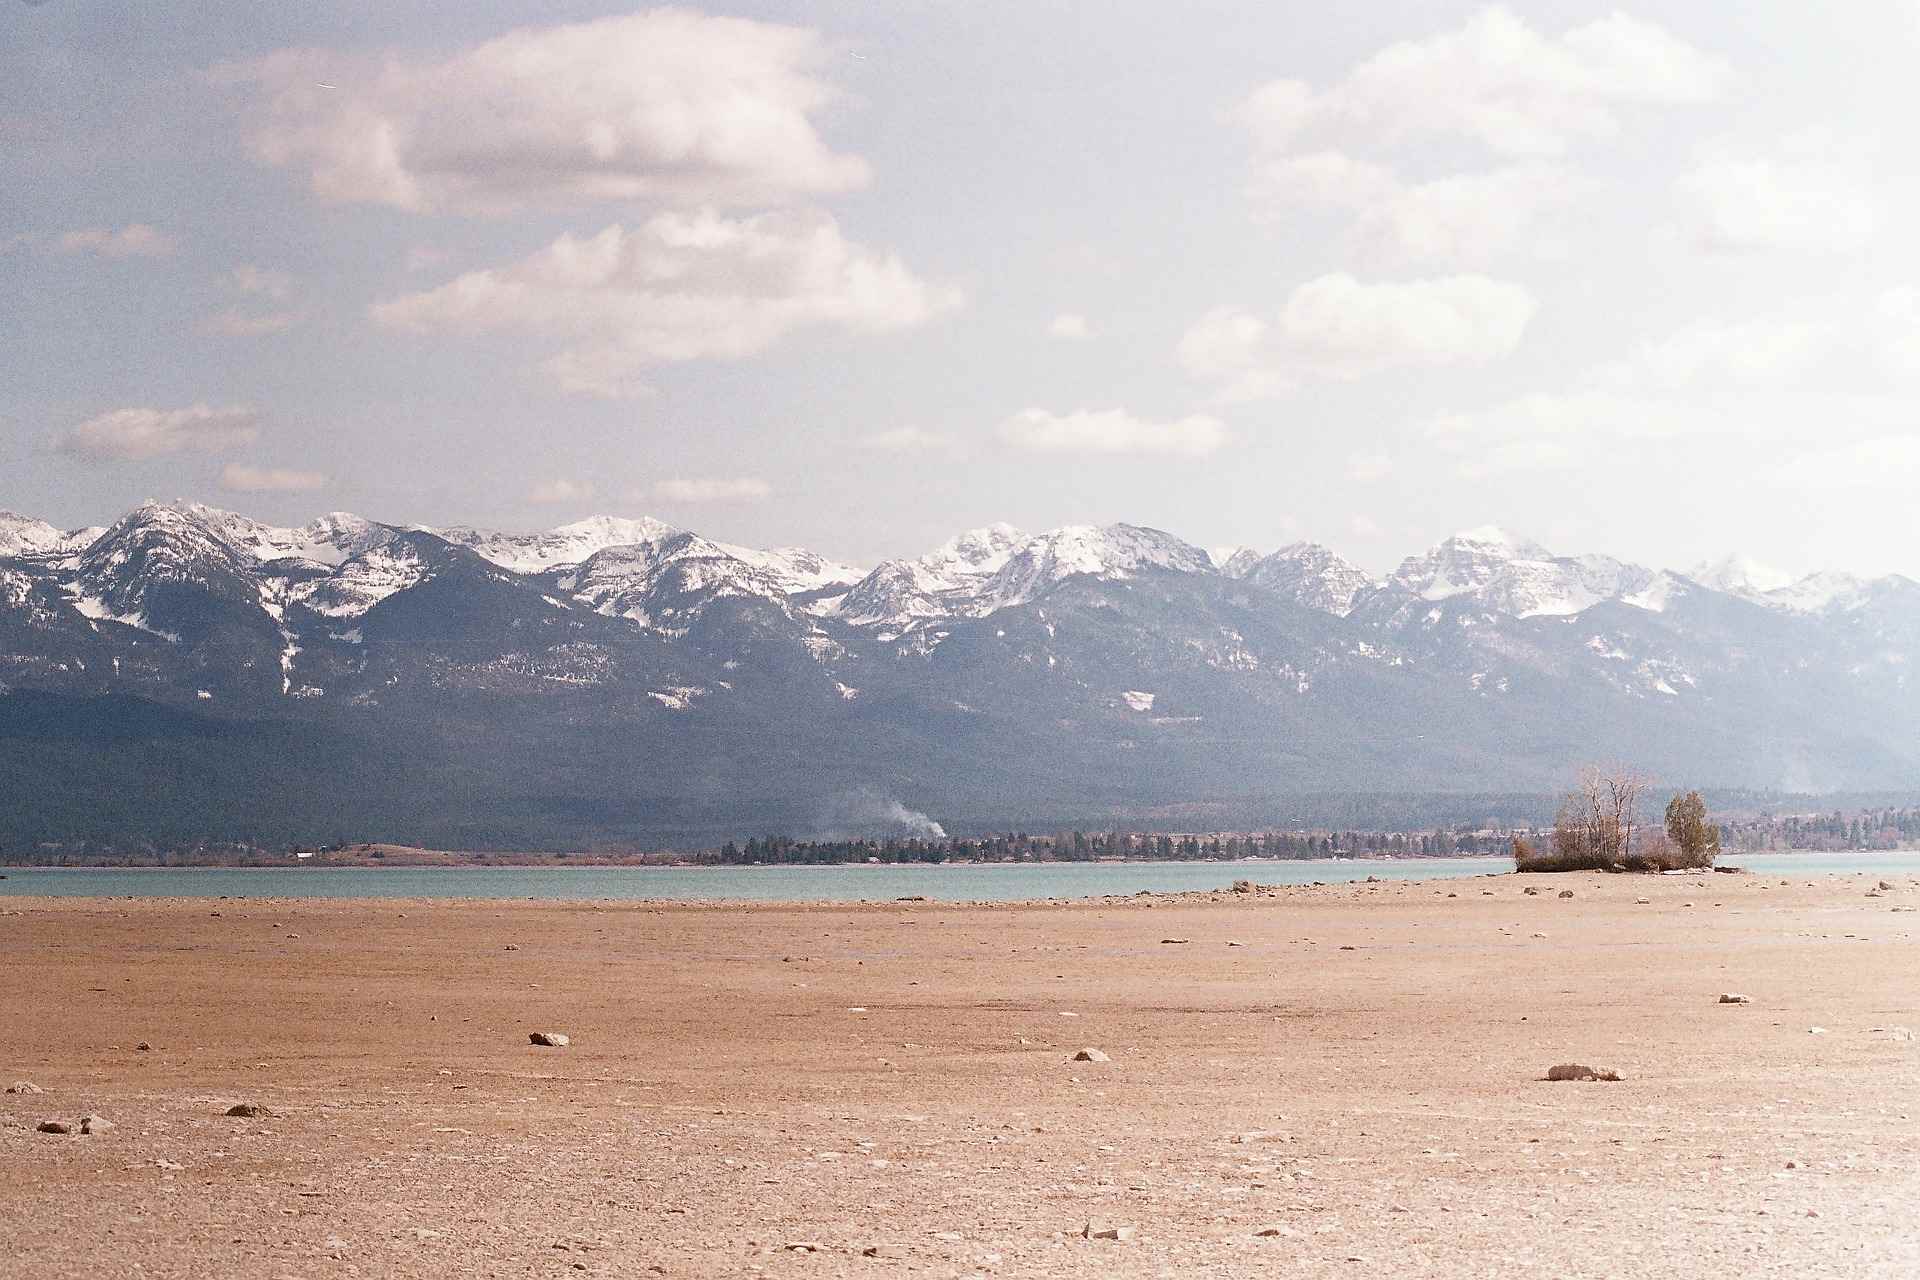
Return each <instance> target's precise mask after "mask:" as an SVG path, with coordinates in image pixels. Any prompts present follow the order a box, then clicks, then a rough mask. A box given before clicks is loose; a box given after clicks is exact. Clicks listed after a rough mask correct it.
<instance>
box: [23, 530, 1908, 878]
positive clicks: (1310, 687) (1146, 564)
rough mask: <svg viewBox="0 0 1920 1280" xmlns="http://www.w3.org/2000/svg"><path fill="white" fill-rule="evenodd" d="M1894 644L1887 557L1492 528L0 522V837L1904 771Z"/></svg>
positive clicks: (518, 831) (731, 822)
mask: <svg viewBox="0 0 1920 1280" xmlns="http://www.w3.org/2000/svg"><path fill="white" fill-rule="evenodd" d="M1916 660H1920V584H1917V583H1915V582H1914V581H1912V580H1910V579H1907V578H1903V577H1897V576H1896V577H1883V578H1876V579H1865V578H1859V577H1854V576H1850V575H1846V574H1840V573H1823V574H1815V575H1812V576H1809V577H1806V578H1802V579H1799V580H1795V581H1789V580H1786V579H1784V578H1781V577H1779V576H1777V575H1769V574H1767V573H1766V572H1765V571H1764V570H1762V569H1760V568H1759V567H1758V566H1754V565H1751V564H1748V563H1745V562H1742V561H1739V560H1737V559H1735V560H1729V561H1724V562H1721V563H1719V564H1715V565H1708V566H1700V567H1697V568H1694V569H1691V570H1688V571H1684V572H1677V571H1672V570H1665V569H1650V568H1646V567H1642V566H1639V565H1634V564H1628V563H1624V562H1622V561H1619V560H1615V559H1612V558H1610V557H1607V556H1601V555H1578V556H1568V555H1559V554H1555V553H1553V552H1551V551H1549V550H1548V549H1546V548H1545V547H1542V546H1540V545H1539V544H1537V543H1535V542H1532V541H1530V540H1528V539H1526V538H1523V537H1520V536H1517V535H1515V534H1512V533H1509V532H1506V531H1504V530H1501V529H1498V528H1492V527H1489V528H1482V529H1475V530H1470V531H1467V532H1463V533H1460V534H1456V535H1454V536H1453V537H1450V538H1448V539H1446V540H1445V541H1443V542H1441V543H1440V544H1439V545H1437V546H1435V547H1433V548H1432V549H1430V550H1428V551H1426V552H1424V553H1423V554H1420V555H1417V556H1413V557H1410V558H1408V559H1407V560H1406V561H1404V562H1403V563H1402V564H1401V565H1400V567H1399V568H1398V569H1397V570H1396V571H1394V572H1393V573H1392V574H1390V575H1388V576H1387V577H1385V578H1377V577H1375V576H1372V575H1370V574H1368V573H1366V572H1365V571H1363V570H1362V569H1360V568H1359V567H1357V566H1356V565H1354V564H1352V563H1350V562H1348V561H1346V560H1345V559H1343V558H1342V557H1340V556H1339V555H1338V554H1337V553H1335V552H1334V551H1332V550H1330V549H1328V548H1326V547H1323V546H1319V545H1316V544H1312V543H1295V544H1293V545H1291V546H1287V547H1282V548H1280V549H1279V550H1276V551H1273V552H1271V553H1261V552H1258V551H1254V550H1250V549H1244V548H1231V549H1223V550H1218V551H1213V552H1208V551H1205V550H1202V549H1200V548H1199V547H1196V546H1193V545H1191V544H1189V543H1187V542H1184V541H1182V540H1181V539H1179V538H1177V537H1175V536H1173V535H1172V534H1169V533H1165V532H1162V531H1160V530H1157V529H1150V528H1145V527H1140V526H1135V525H1127V524H1116V525H1109V526H1105V527H1091V526H1070V527H1066V528H1060V529H1053V530H1049V531H1046V532H1042V533H1037V534H1029V533H1024V532H1022V531H1020V530H1017V529H1014V528H1012V527H1011V526H1008V525H992V526H988V527H986V528H982V529H975V530H971V531H968V532H965V533H962V534H960V535H958V536H956V537H954V538H953V539H951V540H949V541H948V542H946V543H944V544H942V545H941V546H940V547H938V548H935V549H934V550H933V551H931V552H929V553H927V554H926V555H923V556H920V557H919V558H917V559H911V560H889V561H887V562H885V563H883V564H880V565H878V566H875V567H873V568H871V569H867V570H863V569H860V568H856V567H853V566H849V565H844V564H839V563H836V562H834V561H832V560H830V559H828V558H826V557H823V556H820V555H817V554H814V553H812V552H809V551H806V550H803V549H800V548H794V547H783V548H776V549H771V550H759V549H753V548H746V547H740V546H734V545H730V544H727V543H723V542H718V541H713V540H710V539H708V538H705V537H702V536H701V535H699V534H697V533H695V532H692V531H689V530H683V529H678V528H675V527H673V526H671V525H668V524H665V523H663V522H661V521H658V520H652V519H619V518H613V517H596V518H593V519H589V520H584V521H580V522H578V523H575V524H569V525H565V526H562V527H560V528H557V529H552V530H548V531H545V532H540V533H530V534H516V533H502V532H497V531H492V530H482V529H473V528H428V527H424V526H417V525H408V524H398V523H382V522H376V521H371V520H367V519H363V518H361V517H358V516H353V515H348V514H345V513H333V514H330V515H326V516H323V517H321V518H319V519H317V520H315V521H313V522H312V523H311V524H308V525H305V526H303V527H300V528H283V527H277V526H273V525H270V524H266V523H263V522H260V521H257V520H253V519H249V518H248V517H246V516H243V515H239V514H236V513H233V512H228V511H221V510H217V509H214V508H210V507H205V506H199V505H195V504H190V503H149V504H146V505H143V506H141V507H139V508H137V509H135V510H133V511H131V512H128V513H127V514H126V515H124V516H123V517H121V518H120V519H119V520H117V521H115V522H114V523H113V524H112V525H111V526H110V527H106V528H89V529H80V530H72V531H68V530H61V529H58V528H55V527H53V526H52V525H49V524H47V523H45V522H42V521H38V520H33V519H29V518H26V517H22V516H16V515H13V514H10V513H5V512H0V767H4V768H5V769H6V770H7V774H8V776H9V778H10V779H11V781H10V785H9V787H8V788H7V790H6V794H5V795H4V798H0V848H4V847H12V846H20V847H26V846H37V845H56V846H62V847H64V846H69V845H76V844H82V843H85V844H90V845H110V844H116V843H119V844H124V843H127V842H129V841H146V842H152V843H161V844H164V843H166V842H178V841H201V840H244V841H251V842H260V843H269V844H271V843H286V842H296V841H298V842H308V843H320V842H325V841H331V840H350V839H351V840H359V839H378V840H396V841H408V842H419V843H433V844H438V845H441V846H443V847H474V848H482V847H485V848H503V847H504V848H512V847H521V848H585V847H595V846H603V845H622V844H665V845H671V844H676V843H688V842H706V841H711V840H715V839H718V838H722V837H724V836H727V835H733V834H750V833H756V832H765V831H768V830H782V831H792V832H797V833H809V834H839V833H841V832H840V831H838V830H829V829H828V828H846V827H848V826H849V825H850V824H851V825H853V826H858V825H860V823H861V821H862V819H861V818H860V816H859V815H860V813H861V812H862V810H863V808H868V807H870V808H871V809H872V810H873V812H874V813H875V814H876V815H892V814H897V813H900V812H906V811H908V810H903V809H902V804H904V805H905V806H909V807H910V809H911V810H926V811H928V812H930V813H932V814H933V815H934V816H935V817H936V818H939V819H941V820H942V821H945V822H947V823H948V824H949V825H957V827H959V828H960V829H967V828H970V827H971V828H982V827H990V826H991V827H1007V826H1015V825H1025V824H1029V823H1035V822H1038V821H1041V820H1049V821H1075V822H1086V823H1092V822H1108V823H1119V822H1122V821H1129V822H1145V821H1175V820H1178V819H1180V818H1182V817H1183V816H1185V817H1191V818H1192V819H1193V821H1194V823H1195V824H1197V825H1204V824H1205V822H1204V820H1205V818H1206V817H1207V816H1208V815H1213V814H1218V813H1221V812H1225V811H1227V810H1228V809H1230V810H1231V811H1232V812H1233V813H1234V814H1236V815H1238V816H1242V817H1244V818H1245V820H1246V821H1248V822H1249V823H1251V822H1254V821H1259V822H1277V821H1280V820H1283V819H1284V817H1285V815H1286V813H1287V811H1288V807H1289V804H1290V803H1291V802H1292V799H1293V798H1296V797H1299V796H1303V795H1309V794H1319V793H1327V792H1343V793H1369V794H1377V795H1384V794H1392V793H1413V792H1501V793H1522V792H1544V791H1550V790H1553V789H1555V788H1558V787H1560V786H1561V785H1563V784H1564V782H1565V781H1566V779H1567V777H1568V776H1569V774H1570V772H1571V770H1572V769H1573V767H1574V766H1576V765H1578V764H1579V763H1581V762H1584V761H1589V760H1621V761H1630V762H1632V763H1634V764H1636V765H1637V766H1639V767H1641V768H1642V769H1644V770H1646V771H1647V772H1649V773H1651V774H1653V775H1655V776H1657V777H1659V778H1661V779H1663V780H1671V781H1673V782H1675V783H1682V782H1684V783H1689V784H1698V785H1706V786H1722V787H1740V788H1778V789H1785V790H1791V791H1796V792H1804V791H1820V790H1830V789H1841V788H1845V789H1858V790H1868V789H1903V790H1911V789H1913V786H1914V783H1915V781H1916V779H1920V734H1916V733H1915V732H1914V731H1913V726H1914V724H1916V723H1920V685H1916V684H1915V682H1914V681H1913V679H1912V671H1913V667H1914V664H1915V662H1916ZM874 821H875V822H876V823H881V824H883V825H884V823H886V822H891V821H893V819H892V818H882V817H876V818H875V819H874Z"/></svg>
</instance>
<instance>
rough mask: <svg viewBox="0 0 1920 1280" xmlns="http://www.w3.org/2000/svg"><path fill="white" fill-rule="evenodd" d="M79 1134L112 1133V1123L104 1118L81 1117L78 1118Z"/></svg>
mask: <svg viewBox="0 0 1920 1280" xmlns="http://www.w3.org/2000/svg"><path fill="white" fill-rule="evenodd" d="M80 1132H82V1133H111V1132H113V1121H111V1120H109V1119H107V1118H106V1117H105V1116H82V1117H80Z"/></svg>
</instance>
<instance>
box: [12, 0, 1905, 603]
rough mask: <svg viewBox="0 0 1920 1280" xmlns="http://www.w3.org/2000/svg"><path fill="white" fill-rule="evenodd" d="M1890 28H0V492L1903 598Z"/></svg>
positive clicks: (1005, 24) (61, 16)
mask: <svg viewBox="0 0 1920 1280" xmlns="http://www.w3.org/2000/svg"><path fill="white" fill-rule="evenodd" d="M1917 63H1920V0H1854V2H1853V3H1849V4H1848V5H1847V6H1845V7H1844V9H1839V10H1836V9H1829V8H1823V7H1821V6H1812V5H1807V4H1804V3H1801V2H1800V0H1756V2H1755V3H1749V4H1742V5H1739V6H1733V5H1703V4H1697V3H1691V2H1689V3H1685V4H1680V3H1673V2H1671V0H1668V2H1666V3H1654V2H1651V0H1649V2H1647V3H1640V4H1637V5H1629V6H1628V7H1624V8H1613V7H1611V6H1610V4H1587V3H1571V2H1566V3H1563V2H1560V0H1550V2H1549V0H1542V2H1540V3H1512V4H1508V5H1505V6H1498V5H1495V6H1487V5H1482V4H1475V3H1462V4H1454V3H1443V2H1440V0H1420V2H1414V0H1371V2H1370V3H1368V4H1365V5H1345V6H1329V5H1326V4H1325V3H1324V2H1322V0H1315V2H1313V3H1295V2H1293V0H1273V2H1271V3H1266V4H1260V5H1248V4H1244V3H1214V2H1212V0H1192V2H1190V3H1185V4H1181V5H1177V6H1175V5H1163V4H1158V5H1146V4H1136V3H1116V4H1112V5H1103V6H1099V7H1098V8H1097V9H1096V8H1090V7H1088V6H1084V5H1080V4H1073V3H1060V2H1054V0H1025V2H1024V3H1019V4H1014V3H998V2H994V3H987V2H984V0H966V2H961V0H954V2H953V3H933V2H930V0H922V2H918V3H912V4H891V3H890V4H877V3H862V4H855V3H815V4H798V3H793V4H774V3H740V4H734V5H730V6H728V7H725V8H693V7H678V8H666V9H659V8H655V9H648V8H623V7H611V6H608V5H605V4H585V3H572V2H567V0H546V2H542V3H502V2H496V0H469V2H468V3H464V4H461V5H458V6H424V5H422V6H412V5H393V4H390V3H386V2H384V0H382V2H379V3H374V2H367V3H329V2H328V0H306V2H304V3H302V4H299V5H279V4H275V5H262V4H259V3H257V0H198V2H197V3H195V4H192V5H155V4H149V3H107V2H105V0H33V2H31V3H28V2H26V0H0V299H3V300H4V304H5V305H4V306H0V507H5V508H10V509H13V510H16V511H19V512H22V513H25V514H29V515H34V516H39V517H41V518H44V519H47V520H50V521H52V522H54V523H56V524H59V525H62V526H63V527H77V526H80V525H85V524H94V523H101V522H104V521H107V520H110V519H111V518H113V517H114V516H116V515H117V514H119V513H120V512H122V511H124V510H126V509H127V508H129V507H131V506H132V505H134V504H136V503H138V502H140V501H142V500H144V499H147V498H161V499H174V498H184V499H190V500H195V501H204V502H209V503H213V504H215V505H220V506H226V507H231V508H234V509H237V510H242V511H245V512H247V513H248V514H251V515H255V516H258V517H261V518H264V519H271V520H275V521H280V522H285V523H295V522H300V521H304V520H306V519H309V518H311V517H313V516H315V515H317V514H319V513H321V512H324V511H330V510H348V511H354V512H357V513H359V514H362V515H366V516H369V517H372V518H374V519H382V520H390V521H396V522H407V523H425V524H454V523H460V524H476V525H486V526H496V527H502V528H510V529H533V528H545V527H550V526H553V525H557V524H561V523H565V522H568V521H571V520H576V519H579V518H582V517H584V516H587V515H589V514H596V513H605V514H614V515H641V514H649V515H654V516H657V517H659V518H661V519H664V520H667V521H669V522H671V523H673V524H676V525H679V526H682V527H686V528H692V529H696V530H698V531H700V532H702V533H706V534H709V535H711V536H715V537H721V538H725V539H727V540H729V541H734V542H742V543H749V544H754V545H802V546H807V547H811V548H813V549H815V550H817V551H820V552H823V553H825V554H828V555H831V556H834V557H836V558H838V559H841V560H845V561H849V562H852V563H855V564H872V563H874V562H877V561H878V560H880V559H883V558H886V557H889V556H902V555H909V556H910V555H916V554H919V553H921V552H923V551H925V550H927V549H929V548H930V547H932V546H934V545H935V544H937V543H939V542H941V541H943V540H944V539H946V538H948V537H949V536H951V535H952V534H954V533H955V532H957V531H959V530H961V529H965V528H969V527H974V526H978V525H981V524H985V523H989V522H993V521H1002V520H1004V521H1009V522H1011V523H1013V524H1015V525H1018V526H1021V527H1023V528H1028V529H1034V530H1039V529H1045V528H1050V527H1054V526H1058V525H1062V524H1070V523H1108V522H1112V521H1123V520H1124V521H1128V522H1132V523H1137V524H1146V525H1152V526H1155V527H1158V528H1163V529H1166V530H1169V531H1171V532H1173V533H1176V534H1178V535H1179V536H1181V537H1183V538H1186V539H1187V540H1189V541H1191V542H1194V543H1196V544H1199V545H1202V546H1207V547H1220V546H1231V545H1248V546H1252V547H1255V548H1258V549H1260V550H1263V551H1264V550H1271V549H1273V548H1275V547H1277V546H1279V545H1281V544H1284V543H1288V542H1292V541H1294V540H1296V539H1311V540H1314V541H1319V542H1323V543H1325V544H1327V545H1329V546H1332V547H1334V548H1335V549H1336V550H1338V551H1340V552H1342V553H1343V554H1345V555H1347V556H1349V557H1350V558H1352V559H1354V560H1356V561H1358V562H1359V563H1361V564H1362V565H1364V566H1366V567H1368V568H1370V569H1373V570H1375V571H1384V570H1386V569H1390V568H1391V567H1392V566H1394V565H1395V564H1397V563H1398V561H1399V560H1400V559H1401V558H1402V557H1403V556H1406V555H1409V554H1413V553H1415V552H1417V551H1419V550H1421V549H1422V548H1424V547H1426V546H1429V545H1431V544H1432V543H1434V542H1436V541H1438V540H1439V539H1440V538H1442V537H1445V536H1446V535H1447V534H1448V533H1450V532H1452V531H1454V530H1456V529H1461V528H1467V527H1473V526H1481V525H1485V524H1489V523H1497V524H1500V525H1504V526H1506V527H1508V528H1511V529H1514V530H1517V531H1519V532H1521V533H1523V534H1525V535H1527V536H1530V537H1532V538H1535V539H1538V540H1540V541H1542V542H1544V543H1545V544H1547V545H1548V546H1550V547H1552V548H1554V549H1555V550H1557V551H1561V552H1566V553H1578V552H1605V553H1609V554H1613V555H1618V556H1621V557H1623V558H1625V559H1629V560H1634V561H1638V562H1641V563H1645V564H1649V565H1655V566H1661V567H1676V568H1684V567H1687V566H1689V565H1693V564H1696V563H1699V562H1702V561H1705V560H1710V559H1718V558H1720V557H1722V556H1725V555H1728V554H1729V553H1736V552H1737V553H1741V554H1745V555H1750V556H1752V557H1755V558H1757V559H1758V560H1760V561H1763V562H1766V563H1769V564H1772V565H1775V566H1777V567H1779V568H1781V569H1784V570H1787V571H1790V572H1807V571H1811V570H1815V569H1821V568H1840V569H1847V570H1852V571H1855V572H1865V573H1887V572H1902V573H1907V574H1909V575H1913V576H1920V539H1917V538H1915V537H1914V529H1915V525H1916V522H1915V518H1914V515H1913V508H1912V502H1913V495H1914V494H1915V492H1916V489H1917V488H1920V413H1917V412H1916V405H1920V238H1917V237H1915V236H1914V235H1913V234H1912V231H1911V228H1912V227H1913V226H1914V225H1916V215H1920V146H1916V142H1917V139H1916V126H1915V124H1914V121H1916V120H1920V83H1917V82H1916V78H1915V77H1914V75H1913V70H1912V68H1913V67H1914V66H1915V65H1916V64H1917Z"/></svg>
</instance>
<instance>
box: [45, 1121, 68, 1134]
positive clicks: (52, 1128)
mask: <svg viewBox="0 0 1920 1280" xmlns="http://www.w3.org/2000/svg"><path fill="white" fill-rule="evenodd" d="M40 1132H41V1133H72V1132H73V1126H72V1125H70V1124H68V1123H67V1122H66V1121H65V1120H42V1121H41V1122H40Z"/></svg>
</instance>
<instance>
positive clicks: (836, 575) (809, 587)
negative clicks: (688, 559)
mask: <svg viewBox="0 0 1920 1280" xmlns="http://www.w3.org/2000/svg"><path fill="white" fill-rule="evenodd" d="M714 545H716V546H718V547H719V548H720V549H721V550H722V551H724V552H726V553H727V554H728V555H730V556H732V557H733V558H734V559H736V560H738V561H740V562H741V563H743V564H747V565H751V566H752V567H753V568H755V569H757V570H758V571H760V572H761V573H763V574H765V575H767V577H769V578H771V579H772V580H773V581H775V582H777V583H779V584H780V588H781V590H782V591H784V592H786V594H788V595H804V594H808V593H810V592H816V591H827V590H830V589H831V588H833V587H850V586H852V585H853V584H854V583H856V582H858V581H860V579H862V578H864V577H865V576H866V574H867V571H866V570H865V569H856V568H854V567H853V566H852V565H849V564H841V563H839V562H838V561H836V560H829V559H827V558H826V557H825V556H823V555H820V554H818V553H816V552H812V551H809V550H807V549H806V548H805V547H769V548H767V549H765V550H757V549H755V548H753V547H737V546H734V545H733V544H732V543H727V542H721V543H716V544H714Z"/></svg>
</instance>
